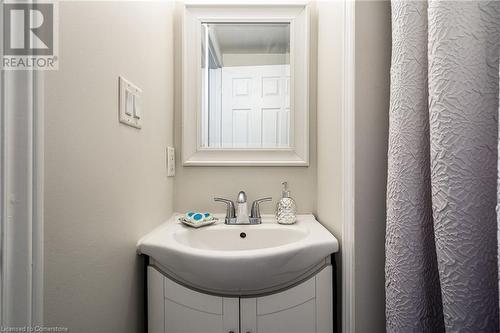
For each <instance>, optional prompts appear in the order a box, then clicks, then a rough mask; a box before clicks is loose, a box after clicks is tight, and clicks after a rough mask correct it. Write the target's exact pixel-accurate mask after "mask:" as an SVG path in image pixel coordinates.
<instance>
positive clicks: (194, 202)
mask: <svg viewBox="0 0 500 333" xmlns="http://www.w3.org/2000/svg"><path fill="white" fill-rule="evenodd" d="M178 23H180V22H178ZM176 27H177V29H179V24H177V25H176ZM180 36H181V34H180V32H178V33H176V37H180ZM180 43H181V40H180V38H177V40H176V47H175V49H176V50H177V51H176V53H175V57H176V60H175V66H174V67H175V72H176V73H175V74H176V80H175V82H176V84H175V89H176V92H175V97H176V102H175V142H176V147H177V159H176V161H177V163H176V164H177V165H176V168H177V170H176V176H175V199H174V207H175V210H176V211H178V212H185V211H188V210H193V209H197V210H208V211H215V212H223V211H224V206H223V205H222V204H220V203H215V202H213V197H214V196H220V197H225V198H229V199H233V200H236V196H237V195H238V192H239V191H240V190H244V191H245V192H246V193H247V195H248V201H249V202H251V201H252V200H254V199H257V198H260V197H264V196H272V197H273V202H272V203H265V204H262V207H261V211H262V212H263V213H273V212H274V210H275V208H276V202H277V200H278V199H279V197H280V196H281V182H282V181H285V180H286V181H288V183H289V186H290V190H291V191H292V197H293V198H294V199H295V200H296V202H297V206H298V210H299V212H301V213H310V212H312V211H313V210H314V207H315V198H316V193H315V192H316V135H315V133H316V98H315V96H316V77H315V74H314V73H315V70H312V71H311V78H310V81H311V82H310V95H311V98H310V104H309V110H310V123H311V127H310V139H309V142H310V145H309V146H310V161H311V163H310V166H309V167H192V166H191V167H184V166H182V161H181V159H180V149H181V131H180V130H179V129H180V128H181V109H182V105H181V96H182V95H181V94H182V91H181V89H180V88H181V82H182V81H181V80H182V77H181V56H182V55H181V46H180V45H181V44H180ZM315 43H316V36H312V40H311V50H312V53H311V67H312V68H313V69H314V68H316V67H315V66H316V52H315V50H316V46H315V45H316V44H315Z"/></svg>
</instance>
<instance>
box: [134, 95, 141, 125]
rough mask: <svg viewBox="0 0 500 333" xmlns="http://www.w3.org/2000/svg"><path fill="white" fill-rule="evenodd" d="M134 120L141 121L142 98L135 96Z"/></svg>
mask: <svg viewBox="0 0 500 333" xmlns="http://www.w3.org/2000/svg"><path fill="white" fill-rule="evenodd" d="M134 118H135V119H141V97H140V96H134Z"/></svg>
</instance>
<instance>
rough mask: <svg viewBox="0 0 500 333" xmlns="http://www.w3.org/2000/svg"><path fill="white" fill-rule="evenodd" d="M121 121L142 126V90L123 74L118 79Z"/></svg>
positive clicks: (133, 125)
mask: <svg viewBox="0 0 500 333" xmlns="http://www.w3.org/2000/svg"><path fill="white" fill-rule="evenodd" d="M118 86H119V103H118V104H119V114H120V123H122V124H125V125H129V126H132V127H135V128H141V127H142V112H141V104H142V103H141V99H142V90H141V89H139V88H138V87H136V86H135V85H133V84H132V83H130V82H129V81H128V80H126V79H125V78H123V77H122V76H120V77H119V79H118Z"/></svg>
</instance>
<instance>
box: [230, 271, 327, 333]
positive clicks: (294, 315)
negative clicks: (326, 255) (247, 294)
mask: <svg viewBox="0 0 500 333" xmlns="http://www.w3.org/2000/svg"><path fill="white" fill-rule="evenodd" d="M240 312H241V333H331V332H333V303H332V268H331V266H328V267H325V268H324V269H323V270H322V271H321V272H320V273H318V274H317V275H316V276H314V277H312V278H310V279H309V280H307V281H305V282H303V283H301V284H300V285H298V286H295V287H293V288H291V289H288V290H285V291H283V292H281V293H277V294H273V295H269V296H264V297H258V298H242V299H241V302H240Z"/></svg>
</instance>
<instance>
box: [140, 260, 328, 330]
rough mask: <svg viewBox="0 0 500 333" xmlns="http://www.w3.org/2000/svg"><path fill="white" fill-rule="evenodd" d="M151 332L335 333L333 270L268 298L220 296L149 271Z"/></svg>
mask: <svg viewBox="0 0 500 333" xmlns="http://www.w3.org/2000/svg"><path fill="white" fill-rule="evenodd" d="M148 328H149V332H150V333H159V332H162V333H212V332H213V333H230V332H233V333H331V332H333V297H332V267H331V266H326V267H325V268H323V269H322V270H321V271H320V272H319V273H317V274H316V275H314V276H313V277H311V278H309V279H308V280H306V281H304V282H302V283H300V284H298V285H296V286H294V287H291V288H289V289H287V290H284V291H281V292H278V293H275V294H270V295H267V296H262V297H255V298H252V297H241V298H238V297H220V296H213V295H208V294H204V293H201V292H197V291H193V290H191V289H188V288H186V287H184V286H181V285H179V284H177V283H175V282H173V281H172V280H170V279H169V278H167V277H166V276H164V275H163V274H161V273H160V272H159V271H158V270H156V269H155V268H154V267H152V266H149V267H148Z"/></svg>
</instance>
